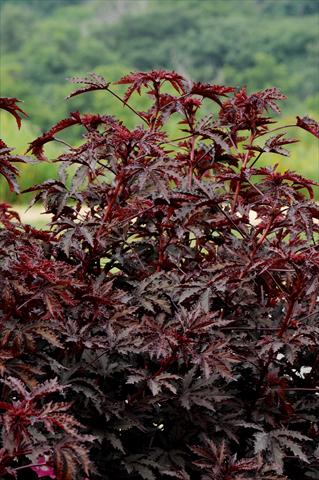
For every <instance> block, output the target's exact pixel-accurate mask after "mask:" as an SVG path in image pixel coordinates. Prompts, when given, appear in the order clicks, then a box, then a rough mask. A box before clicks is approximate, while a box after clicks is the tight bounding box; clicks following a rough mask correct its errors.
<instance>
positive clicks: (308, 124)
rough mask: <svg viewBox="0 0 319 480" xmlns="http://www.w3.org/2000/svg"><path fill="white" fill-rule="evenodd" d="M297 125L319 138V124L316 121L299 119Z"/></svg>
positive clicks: (307, 118) (304, 118) (305, 118)
mask: <svg viewBox="0 0 319 480" xmlns="http://www.w3.org/2000/svg"><path fill="white" fill-rule="evenodd" d="M297 125H298V127H301V128H303V129H304V130H307V131H308V132H310V133H312V134H313V135H314V136H315V137H317V138H319V123H318V122H317V121H316V120H313V119H312V118H309V117H302V118H300V117H297Z"/></svg>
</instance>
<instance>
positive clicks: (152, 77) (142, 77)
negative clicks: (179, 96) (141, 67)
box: [115, 70, 185, 102]
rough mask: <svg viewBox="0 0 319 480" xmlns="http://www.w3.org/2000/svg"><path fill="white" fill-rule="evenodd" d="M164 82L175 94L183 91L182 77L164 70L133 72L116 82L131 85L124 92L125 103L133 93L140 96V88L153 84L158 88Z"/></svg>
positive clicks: (183, 82) (183, 80) (183, 81)
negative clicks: (169, 85)
mask: <svg viewBox="0 0 319 480" xmlns="http://www.w3.org/2000/svg"><path fill="white" fill-rule="evenodd" d="M164 82H169V83H170V84H171V85H172V87H174V89H175V90H177V92H179V93H180V92H183V91H184V84H185V79H184V77H182V75H179V74H178V73H176V72H168V71H165V70H153V71H151V72H134V73H131V74H129V75H125V76H124V77H122V78H121V79H120V80H119V81H118V82H115V83H117V84H119V85H126V84H132V85H131V87H129V88H128V90H127V91H126V94H125V97H124V100H125V101H126V102H127V101H128V100H129V98H130V97H131V95H132V93H133V92H135V91H136V92H137V93H139V94H141V88H142V87H148V86H149V85H151V86H152V87H154V84H155V85H157V86H158V87H160V86H161V85H162V84H163V83H164Z"/></svg>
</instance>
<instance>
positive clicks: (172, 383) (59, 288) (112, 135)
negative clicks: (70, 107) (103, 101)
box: [0, 71, 319, 480]
mask: <svg viewBox="0 0 319 480" xmlns="http://www.w3.org/2000/svg"><path fill="white" fill-rule="evenodd" d="M74 81H76V82H78V83H82V84H84V87H83V88H80V90H77V91H76V92H74V93H73V94H71V96H72V95H77V94H80V93H84V92H89V91H91V90H99V89H102V90H106V91H108V92H110V93H111V94H112V93H113V94H114V92H112V91H111V90H110V89H109V84H108V83H106V82H105V81H104V80H103V79H102V78H101V77H98V76H94V75H91V76H89V77H86V78H84V79H74ZM166 82H169V83H170V84H171V86H172V87H173V89H175V95H172V94H168V93H166V92H165V91H162V86H163V85H164V84H165V83H166ZM118 83H121V84H128V85H129V87H128V91H127V93H126V96H125V98H124V99H121V98H120V101H121V102H122V103H124V104H125V105H126V106H127V108H130V109H131V110H133V111H135V110H134V108H133V107H132V106H131V105H128V104H127V101H128V100H129V98H130V96H131V94H132V93H133V91H137V92H138V93H140V94H142V88H144V87H145V88H146V94H147V95H148V96H149V97H150V98H152V99H153V100H154V102H153V105H152V106H151V108H150V109H149V110H148V112H137V111H135V113H136V114H137V120H138V121H141V122H143V124H142V125H137V126H136V127H135V128H132V129H128V128H127V127H126V126H125V125H123V124H122V123H121V122H120V121H118V120H116V119H115V118H113V117H110V116H107V115H98V114H94V115H84V114H80V113H78V112H75V113H71V114H70V116H69V118H67V119H65V120H62V121H60V122H58V123H57V124H56V125H55V126H54V127H52V128H51V129H50V130H49V131H48V132H46V133H44V134H43V135H42V136H41V137H39V138H37V139H35V140H34V141H33V142H32V143H31V144H30V148H29V151H30V152H31V153H33V154H34V155H35V156H37V157H38V158H39V159H44V158H45V154H44V148H45V144H46V143H47V142H49V141H54V140H58V141H61V139H56V137H55V135H56V134H57V133H60V132H63V130H64V129H65V128H68V127H71V126H73V125H81V126H82V127H83V129H84V137H83V138H84V140H83V143H82V145H80V146H78V147H76V148H69V150H67V151H66V152H64V153H63V154H62V155H60V157H59V158H57V159H56V161H57V162H60V163H61V168H60V174H59V178H58V179H56V180H47V181H46V182H44V183H42V184H41V185H35V186H33V187H31V188H30V189H29V191H34V192H36V194H35V198H34V202H38V201H39V202H43V205H44V208H45V210H46V212H48V213H51V214H52V219H51V222H50V225H49V228H48V229H47V230H42V231H40V230H37V229H35V228H32V227H30V226H29V225H24V224H22V223H21V221H20V219H19V216H18V215H17V214H16V213H15V212H14V211H13V210H11V208H10V206H9V205H7V204H0V222H1V229H0V298H1V301H0V310H1V323H0V329H1V335H0V375H1V382H0V416H1V423H0V431H1V445H0V447H1V448H0V478H1V479H3V480H10V479H11V478H16V479H17V480H28V479H30V480H32V479H36V478H40V477H41V478H42V477H43V478H45V472H47V477H46V478H47V479H48V478H57V479H58V480H84V479H85V478H89V479H90V480H101V479H103V480H125V479H132V480H138V479H144V480H156V479H158V480H161V479H163V480H169V479H170V478H176V479H180V480H246V479H255V480H300V479H301V478H302V479H316V478H319V477H318V467H319V449H318V440H319V426H318V415H317V413H318V409H319V396H318V395H319V383H318V380H319V349H318V345H319V325H318V318H319V302H318V299H319V250H318V245H319V243H318V238H319V225H318V219H319V207H318V204H317V203H316V202H315V201H314V200H313V188H314V186H315V182H313V181H311V180H309V179H306V178H304V177H302V176H301V175H299V174H298V173H296V172H292V171H286V172H280V171H279V170H278V168H277V167H272V168H270V167H268V168H265V167H262V168H261V167H259V166H258V160H259V158H260V156H261V155H267V154H268V153H271V154H272V155H273V154H277V155H288V151H287V150H286V149H284V148H283V146H284V145H289V144H290V143H294V142H295V140H294V139H289V138H286V137H284V134H283V133H279V134H277V135H275V136H273V137H271V138H269V137H268V136H267V138H268V139H267V140H266V141H263V140H262V137H263V136H264V135H266V134H267V133H268V125H269V124H270V123H272V122H273V119H272V118H271V117H269V116H267V115H268V114H267V110H269V109H272V110H274V111H275V112H278V107H277V104H276V101H278V100H282V99H284V96H283V95H282V94H281V92H279V91H278V90H277V89H267V90H263V91H260V92H257V93H254V94H250V95H248V94H247V92H246V90H245V89H242V90H240V91H238V92H234V91H233V89H232V88H230V87H224V86H216V85H208V84H201V83H194V84H192V83H191V82H188V81H186V79H184V78H183V77H182V76H181V75H179V74H176V73H174V72H164V71H153V72H150V73H141V72H139V73H135V74H130V75H128V76H126V77H124V78H122V79H121V80H120V81H119V82H118ZM115 95H117V94H115ZM225 95H228V98H226V99H224V100H223V101H222V100H221V97H223V96H225ZM201 97H203V98H204V97H205V98H207V99H208V100H212V101H213V102H215V103H216V102H217V103H218V104H220V111H219V115H218V117H214V116H211V117H203V116H202V115H201V102H202V98H201ZM268 113H269V112H268ZM174 118H175V119H176V120H177V124H178V125H179V126H180V135H178V138H170V137H169V135H168V133H167V129H166V122H167V120H168V119H172V120H174ZM316 125H317V124H316V122H315V121H314V120H310V119H307V118H306V119H305V118H303V119H300V118H298V124H297V125H296V126H299V127H301V128H304V129H306V130H309V131H310V132H311V133H315V134H316ZM285 128H286V129H287V128H288V126H286V127H283V129H285ZM239 132H241V133H240V135H241V136H239ZM62 141H63V140H62ZM1 148H2V150H1V152H2V155H3V160H1V162H2V163H1V164H0V165H1V170H0V173H2V174H3V175H4V176H5V177H6V178H7V180H8V181H9V183H10V184H12V182H13V180H12V176H13V175H16V173H17V171H16V169H15V168H14V167H12V166H11V164H10V161H11V160H12V159H13V157H12V156H11V157H10V155H11V153H10V150H9V149H8V148H7V147H6V145H4V144H1ZM256 152H257V153H256Z"/></svg>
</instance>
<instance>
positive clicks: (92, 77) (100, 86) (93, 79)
mask: <svg viewBox="0 0 319 480" xmlns="http://www.w3.org/2000/svg"><path fill="white" fill-rule="evenodd" d="M69 81H70V82H71V83H80V84H81V83H82V84H83V85H84V86H83V87H80V88H77V89H76V90H74V91H73V92H72V93H70V94H69V95H68V96H67V97H66V98H71V97H75V96H76V95H80V94H81V93H86V92H92V91H95V90H107V89H108V86H109V85H110V82H106V81H105V80H104V78H103V77H102V76H101V75H98V74H97V73H90V74H89V75H87V76H86V77H72V78H69Z"/></svg>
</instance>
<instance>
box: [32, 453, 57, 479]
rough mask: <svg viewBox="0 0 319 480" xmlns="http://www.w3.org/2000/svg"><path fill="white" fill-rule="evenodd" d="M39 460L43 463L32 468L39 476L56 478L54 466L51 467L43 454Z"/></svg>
mask: <svg viewBox="0 0 319 480" xmlns="http://www.w3.org/2000/svg"><path fill="white" fill-rule="evenodd" d="M37 462H38V463H39V464H41V465H38V466H37V467H31V469H32V470H33V471H34V472H35V473H36V474H37V476H38V478H43V477H50V478H56V476H55V473H54V469H53V467H50V466H49V465H47V464H46V460H45V458H44V456H43V455H39V457H38V459H37Z"/></svg>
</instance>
